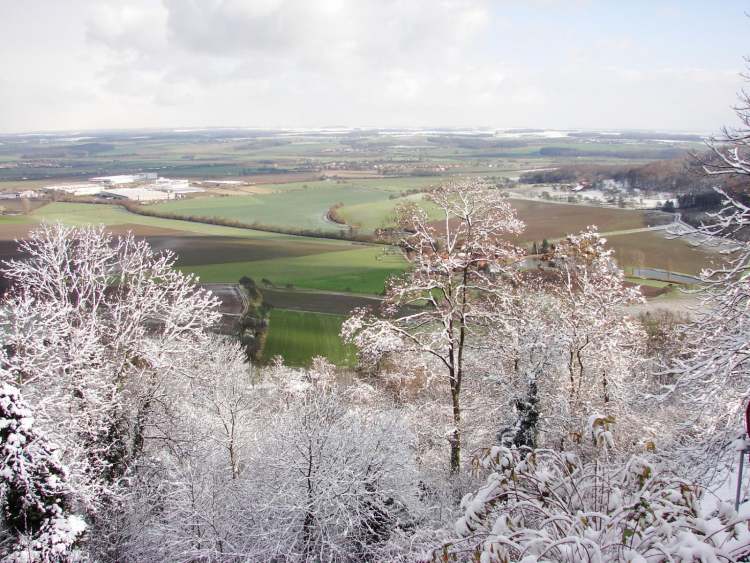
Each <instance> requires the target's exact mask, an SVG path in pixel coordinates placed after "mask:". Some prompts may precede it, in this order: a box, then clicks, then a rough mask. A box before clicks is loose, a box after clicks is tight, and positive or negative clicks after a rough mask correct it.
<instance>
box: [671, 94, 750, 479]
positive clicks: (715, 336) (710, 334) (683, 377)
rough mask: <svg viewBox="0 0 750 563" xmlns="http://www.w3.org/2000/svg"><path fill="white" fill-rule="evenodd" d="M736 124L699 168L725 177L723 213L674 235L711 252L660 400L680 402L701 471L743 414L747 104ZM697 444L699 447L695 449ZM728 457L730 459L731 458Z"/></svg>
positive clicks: (749, 324)
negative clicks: (709, 264) (710, 262)
mask: <svg viewBox="0 0 750 563" xmlns="http://www.w3.org/2000/svg"><path fill="white" fill-rule="evenodd" d="M735 112H736V115H737V117H738V119H739V121H740V123H741V125H740V126H739V127H737V128H724V129H723V134H722V135H721V136H720V137H718V138H714V139H712V140H711V142H710V143H709V146H710V147H711V149H712V152H713V156H714V158H713V159H711V160H709V161H708V162H706V163H704V168H705V171H706V172H707V173H708V174H709V175H728V176H729V177H730V178H729V179H730V180H731V181H730V183H729V188H730V189H721V188H715V190H716V191H717V192H718V193H720V194H721V195H722V196H723V197H724V203H723V206H722V208H721V209H720V210H719V211H717V212H716V213H709V214H708V216H707V219H706V223H705V224H703V225H701V227H699V228H698V229H688V228H687V227H685V226H683V228H682V229H681V230H680V232H679V233H678V234H682V235H687V236H688V237H689V240H690V241H692V242H695V241H699V243H700V244H702V245H704V246H707V247H710V248H712V249H713V250H718V251H719V252H720V254H721V255H723V256H720V259H718V260H716V264H714V265H712V267H710V268H707V269H705V270H704V271H703V272H702V274H701V277H702V280H703V285H702V288H701V291H700V292H699V293H698V297H699V301H700V302H699V306H698V307H696V308H695V310H694V311H693V314H692V323H690V324H689V325H688V326H687V328H686V330H685V331H684V333H683V338H682V342H683V343H684V349H683V350H682V351H681V353H679V354H676V355H675V356H674V357H673V358H672V360H673V361H672V364H671V366H670V369H669V370H668V373H667V374H666V377H667V378H669V377H671V379H668V381H667V386H666V390H667V391H668V393H666V394H665V397H666V398H667V399H668V400H670V401H671V400H673V399H674V398H675V397H677V398H678V399H679V400H680V406H681V413H682V417H683V420H684V424H683V425H682V426H681V427H680V429H679V430H680V431H679V432H678V433H676V435H675V439H676V441H677V443H678V446H681V447H682V448H683V449H684V451H686V452H689V451H692V452H694V453H697V456H698V460H695V458H694V461H699V462H700V463H699V465H700V468H701V469H699V471H703V468H704V467H705V466H706V465H707V464H713V465H715V463H716V462H717V461H724V462H728V461H729V459H730V457H729V454H730V453H732V448H731V447H730V446H731V444H732V442H733V440H734V439H735V438H736V437H737V436H738V435H739V434H744V432H743V430H744V429H743V426H744V424H743V420H742V418H743V417H742V415H743V411H744V409H745V407H746V406H747V404H748V401H750V361H749V360H750V310H749V307H750V277H748V271H749V270H750V243H748V242H747V241H748V232H750V206H749V205H748V204H749V203H750V202H749V200H748V197H749V195H750V187H749V186H750V97H748V94H747V93H746V92H742V93H741V95H740V103H739V105H738V106H737V107H736V108H735ZM696 445H701V446H703V447H701V448H697V449H696ZM732 457H733V455H732Z"/></svg>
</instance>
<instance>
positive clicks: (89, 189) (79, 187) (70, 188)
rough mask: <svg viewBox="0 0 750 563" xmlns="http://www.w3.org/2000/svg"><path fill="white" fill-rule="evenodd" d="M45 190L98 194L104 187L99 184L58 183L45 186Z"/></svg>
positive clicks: (76, 193)
mask: <svg viewBox="0 0 750 563" xmlns="http://www.w3.org/2000/svg"><path fill="white" fill-rule="evenodd" d="M43 189H44V190H45V191H55V192H65V193H67V194H70V195H96V194H98V193H99V192H101V191H102V190H103V189H104V187H103V186H101V185H98V184H90V183H88V182H86V183H83V182H82V183H77V184H75V183H74V184H57V185H54V186H46V187H44V188H43Z"/></svg>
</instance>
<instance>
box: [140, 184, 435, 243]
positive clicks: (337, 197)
mask: <svg viewBox="0 0 750 563" xmlns="http://www.w3.org/2000/svg"><path fill="white" fill-rule="evenodd" d="M437 182H439V180H438V179H435V178H430V179H429V182H428V181H426V180H425V179H424V178H393V179H377V180H347V181H343V180H337V181H333V180H326V181H320V182H296V183H294V184H286V185H283V184H281V185H263V186H262V189H263V190H264V191H266V192H267V193H258V194H249V195H238V196H224V197H195V198H191V199H185V200H179V201H170V202H166V203H159V204H157V205H154V206H153V208H154V209H156V210H158V211H162V212H166V213H174V214H178V215H180V216H183V217H189V216H192V217H218V218H221V219H230V220H234V221H239V222H241V223H244V224H248V225H251V224H261V225H269V226H275V227H281V228H284V229H295V230H296V229H307V230H321V231H329V232H330V231H339V230H341V227H340V226H339V225H337V224H334V223H331V222H330V221H328V220H327V219H326V214H327V212H328V210H329V208H330V207H331V206H332V205H334V204H337V203H341V204H343V205H344V206H351V205H356V206H364V207H365V209H366V208H367V206H369V205H374V206H375V208H377V207H378V206H383V205H385V204H387V203H388V202H390V201H391V200H389V197H391V196H392V195H394V194H398V193H400V191H401V190H406V189H413V188H421V187H424V186H426V185H431V184H434V183H437Z"/></svg>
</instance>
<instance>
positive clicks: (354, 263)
mask: <svg viewBox="0 0 750 563" xmlns="http://www.w3.org/2000/svg"><path fill="white" fill-rule="evenodd" d="M405 268H406V262H405V261H404V260H403V259H402V258H401V257H400V256H398V255H392V254H389V255H383V247H375V246H363V247H362V248H357V249H355V250H348V251H343V252H327V253H323V254H312V255H308V256H300V257H293V258H283V259H278V258H277V259H272V260H255V261H250V262H224V263H218V264H206V265H203V266H198V265H192V266H186V267H184V268H183V270H185V271H189V272H193V273H195V274H197V275H198V276H200V278H201V281H203V282H207V283H210V282H235V281H237V280H238V279H239V278H240V277H242V276H243V275H246V276H250V277H252V278H253V279H256V280H262V279H263V278H266V279H268V280H270V281H272V282H273V283H274V285H276V286H281V287H283V286H286V285H287V284H291V285H292V286H294V287H302V288H307V289H322V290H328V291H342V292H353V293H380V292H382V291H383V284H384V282H385V280H386V279H387V278H388V277H389V276H390V275H392V274H398V273H401V272H403V271H404V270H405Z"/></svg>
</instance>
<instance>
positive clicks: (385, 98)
mask: <svg viewBox="0 0 750 563" xmlns="http://www.w3.org/2000/svg"><path fill="white" fill-rule="evenodd" d="M670 2H671V3H672V4H674V5H675V6H677V4H675V3H674V2H675V0H667V4H668V5H672V4H670ZM698 9H699V8H696V7H694V8H693V10H698ZM685 10H687V8H685V7H684V6H681V5H680V13H684V12H685ZM6 12H7V17H6V18H4V19H3V20H2V21H0V33H2V34H3V37H4V44H3V45H2V46H0V63H2V64H3V66H4V69H5V71H6V75H7V76H14V81H13V83H12V84H13V86H12V88H13V90H14V91H13V92H11V91H10V90H6V91H3V90H4V89H0V130H10V129H47V128H75V129H80V128H85V127H126V126H141V127H148V126H151V127H161V126H193V125H196V126H210V125H217V126H222V125H227V126H233V125H238V126H260V127H269V126H287V127H297V126H303V127H315V126H323V125H327V124H341V125H350V126H372V125H374V126H378V125H382V126H436V125H448V126H450V125H454V126H459V127H460V126H470V125H487V126H495V127H524V126H532V127H570V128H575V127H600V128H614V127H636V128H645V127H649V126H652V127H677V126H680V125H682V126H681V127H679V128H684V129H696V128H700V129H708V130H713V129H716V128H717V127H718V126H719V125H721V124H722V123H723V122H725V121H726V120H727V119H729V118H731V113H730V111H729V110H728V107H729V106H730V105H731V104H732V102H733V101H734V92H735V91H736V90H737V89H738V88H739V86H740V85H741V81H740V79H739V77H738V76H737V74H736V73H737V72H738V71H739V70H740V62H741V54H742V53H741V52H739V51H738V52H736V53H734V52H733V50H732V49H730V48H728V47H727V45H723V46H721V48H719V46H717V47H716V49H717V53H719V55H720V56H714V57H713V58H712V59H711V60H710V61H709V60H706V58H704V59H701V56H703V53H704V51H705V50H706V49H705V45H703V46H702V44H701V42H700V41H699V40H697V39H696V41H695V42H693V43H690V44H686V43H684V42H682V43H680V42H678V41H676V40H675V38H676V36H675V37H672V36H671V35H670V34H675V33H677V31H676V30H674V29H671V28H670V27H669V25H668V24H669V18H671V17H673V15H670V14H673V12H670V11H669V10H665V11H663V18H664V21H655V22H653V21H651V20H652V19H654V18H656V19H657V20H658V18H659V17H662V16H659V13H661V12H659V13H655V15H654V14H649V13H647V11H646V12H644V13H643V16H642V17H643V21H640V20H637V21H636V20H634V21H630V22H620V21H618V14H617V12H618V10H617V9H615V8H613V7H610V8H608V9H607V8H604V7H602V5H601V4H598V3H594V2H587V1H582V2H577V3H575V4H574V5H572V6H571V5H570V4H569V3H567V2H562V1H561V0H534V1H530V2H528V3H517V2H512V1H510V0H410V1H408V2H405V1H402V0H163V1H161V2H157V1H155V0H98V1H97V2H89V1H87V0H69V1H68V2H66V3H65V4H64V5H63V3H58V2H56V1H54V0H37V1H36V2H34V3H31V4H28V3H11V4H9V5H8V7H7V8H6ZM712 14H713V15H714V16H715V15H716V14H715V12H712ZM633 17H641V16H640V15H639V14H637V13H636V14H635V16H633ZM648 18H650V19H648ZM728 18H729V16H727V21H728ZM681 21H683V22H690V21H700V18H697V17H694V18H693V19H692V20H690V19H688V20H681ZM10 22H14V23H10ZM640 24H644V25H648V26H650V29H655V28H658V27H659V26H662V27H663V30H664V31H663V39H662V38H655V37H654V36H653V34H649V33H647V32H641V31H640V29H641V27H642V26H641V25H640ZM603 26H604V27H603ZM679 32H680V33H682V34H683V35H684V34H685V33H693V34H694V35H696V36H698V35H700V34H701V33H703V32H704V30H703V29H702V28H701V29H698V28H696V29H691V30H685V29H681V30H679ZM713 37H714V36H713V35H712V38H713ZM732 37H733V35H732V34H731V33H726V34H722V36H721V39H722V40H726V41H729V40H730V39H731V38H732ZM714 43H715V42H714ZM714 43H712V44H711V45H714ZM51 100H55V101H54V102H51ZM3 107H5V108H10V107H12V108H13V111H8V110H7V109H6V110H5V111H3V109H2V108H3Z"/></svg>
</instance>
